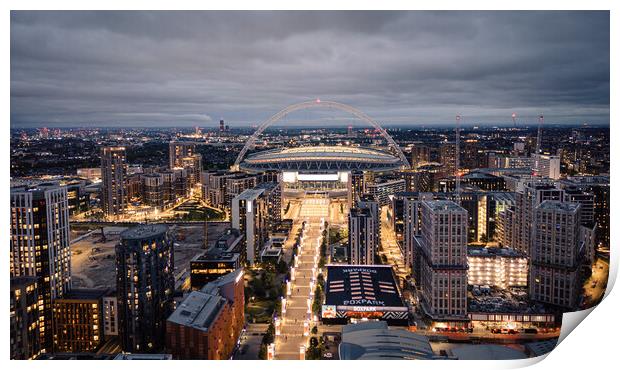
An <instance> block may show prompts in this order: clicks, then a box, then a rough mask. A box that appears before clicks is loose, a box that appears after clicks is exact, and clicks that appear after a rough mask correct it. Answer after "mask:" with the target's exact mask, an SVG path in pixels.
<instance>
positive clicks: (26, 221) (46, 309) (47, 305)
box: [10, 183, 71, 351]
mask: <svg viewBox="0 0 620 370" xmlns="http://www.w3.org/2000/svg"><path fill="white" fill-rule="evenodd" d="M10 197H11V255H10V272H11V277H23V276H36V278H37V289H38V295H39V307H38V308H39V314H40V315H41V316H40V319H39V333H40V346H41V347H40V348H41V350H43V351H46V350H51V347H52V302H53V301H54V300H55V299H57V298H61V297H62V296H63V295H64V294H65V293H67V292H68V291H69V290H70V289H71V251H70V249H69V238H70V232H69V205H68V200H67V189H66V187H64V186H59V185H58V184H54V183H44V184H40V185H38V186H35V187H18V188H12V189H11V195H10Z"/></svg>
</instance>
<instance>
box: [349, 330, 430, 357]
mask: <svg viewBox="0 0 620 370" xmlns="http://www.w3.org/2000/svg"><path fill="white" fill-rule="evenodd" d="M338 353H339V355H340V359H341V360H430V359H435V358H436V356H435V354H434V353H433V349H432V348H431V345H430V343H429V341H428V338H427V337H425V336H423V335H420V334H415V333H412V332H410V331H408V330H405V329H392V330H390V329H388V325H387V323H386V322H385V321H368V322H362V323H359V324H351V325H346V326H344V327H343V328H342V342H341V343H340V346H339V348H338Z"/></svg>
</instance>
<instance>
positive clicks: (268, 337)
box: [262, 321, 276, 345]
mask: <svg viewBox="0 0 620 370" xmlns="http://www.w3.org/2000/svg"><path fill="white" fill-rule="evenodd" d="M275 336H276V327H275V326H274V325H273V321H272V322H271V323H270V324H269V326H268V327H267V331H266V332H265V335H263V342H262V343H263V344H265V345H268V344H271V343H273V340H274V339H275Z"/></svg>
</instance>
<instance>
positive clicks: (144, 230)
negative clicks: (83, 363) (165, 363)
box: [116, 224, 174, 353]
mask: <svg viewBox="0 0 620 370" xmlns="http://www.w3.org/2000/svg"><path fill="white" fill-rule="evenodd" d="M116 294H117V298H118V311H119V312H118V313H119V315H118V317H119V323H120V325H119V326H120V333H119V334H120V342H121V347H122V349H123V350H124V351H127V352H148V353H157V352H158V351H161V349H162V348H163V345H164V337H165V321H166V318H167V317H168V316H170V314H171V313H172V310H173V307H174V302H173V295H174V250H173V240H172V237H171V235H170V233H169V231H168V227H167V226H166V225H161V224H145V225H139V226H136V227H133V228H131V229H128V230H125V231H124V232H122V233H121V241H120V243H119V245H118V246H117V247H116Z"/></svg>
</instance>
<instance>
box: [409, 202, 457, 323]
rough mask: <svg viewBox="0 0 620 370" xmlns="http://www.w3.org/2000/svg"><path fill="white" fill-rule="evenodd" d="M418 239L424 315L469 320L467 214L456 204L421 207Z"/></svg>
mask: <svg viewBox="0 0 620 370" xmlns="http://www.w3.org/2000/svg"><path fill="white" fill-rule="evenodd" d="M421 207H422V208H421V216H422V230H421V233H420V237H419V238H416V241H417V242H418V245H419V252H420V254H421V256H420V257H421V258H420V264H421V266H420V283H419V285H420V290H421V297H420V298H421V303H422V308H423V310H424V312H425V313H426V314H427V315H428V316H430V317H431V318H432V319H433V320H441V321H462V320H466V319H467V211H466V210H465V209H463V208H462V207H460V206H459V205H458V204H456V203H454V202H452V201H445V200H434V201H423V202H422V203H421Z"/></svg>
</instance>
